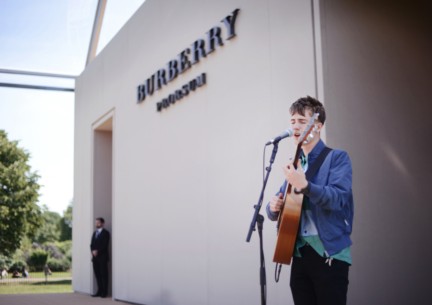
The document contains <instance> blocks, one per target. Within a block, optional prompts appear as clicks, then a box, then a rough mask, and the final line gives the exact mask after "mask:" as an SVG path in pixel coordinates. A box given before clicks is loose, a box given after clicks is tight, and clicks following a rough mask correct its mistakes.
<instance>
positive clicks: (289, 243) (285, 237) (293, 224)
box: [273, 192, 303, 265]
mask: <svg viewBox="0 0 432 305" xmlns="http://www.w3.org/2000/svg"><path fill="white" fill-rule="evenodd" d="M302 202H303V194H301V193H300V194H296V193H295V192H290V193H287V194H286V196H285V204H284V208H283V210H282V211H281V213H280V215H279V231H278V238H277V241H276V249H275V253H274V256H273V262H275V263H280V264H286V265H290V264H291V258H292V256H293V252H294V247H295V243H296V239H297V232H298V228H299V224H300V217H301V210H302Z"/></svg>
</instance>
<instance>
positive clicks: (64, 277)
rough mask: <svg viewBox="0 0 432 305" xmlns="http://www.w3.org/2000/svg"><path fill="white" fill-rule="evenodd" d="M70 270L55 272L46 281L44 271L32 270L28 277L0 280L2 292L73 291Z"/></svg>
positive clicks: (0, 292)
mask: <svg viewBox="0 0 432 305" xmlns="http://www.w3.org/2000/svg"><path fill="white" fill-rule="evenodd" d="M71 277H72V275H71V273H70V272H53V274H52V275H50V276H48V281H47V282H46V283H45V276H44V274H43V272H32V273H30V277H29V278H28V279H22V278H18V279H12V278H8V279H2V280H0V294H25V293H67V292H72V280H71Z"/></svg>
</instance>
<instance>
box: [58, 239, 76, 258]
mask: <svg viewBox="0 0 432 305" xmlns="http://www.w3.org/2000/svg"><path fill="white" fill-rule="evenodd" d="M56 246H57V248H58V249H59V250H60V251H61V252H62V253H63V254H64V255H66V256H67V255H68V253H70V252H72V241H71V240H66V241H61V242H56Z"/></svg>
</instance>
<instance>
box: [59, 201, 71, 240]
mask: <svg viewBox="0 0 432 305" xmlns="http://www.w3.org/2000/svg"><path fill="white" fill-rule="evenodd" d="M59 227H60V241H65V240H72V204H70V205H69V206H68V207H67V209H66V210H65V211H64V212H63V217H62V218H61V219H60V221H59Z"/></svg>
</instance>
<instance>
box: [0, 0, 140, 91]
mask: <svg viewBox="0 0 432 305" xmlns="http://www.w3.org/2000/svg"><path fill="white" fill-rule="evenodd" d="M144 1H145V0H55V1H53V0H0V87H12V88H14V87H15V88H31V89H47V90H60V91H73V90H74V78H75V77H76V76H78V75H79V74H80V73H81V72H82V71H83V70H84V68H85V66H86V65H87V64H88V62H90V61H91V59H92V58H93V57H94V56H95V55H97V54H98V53H99V52H100V51H101V50H102V49H103V48H104V47H105V46H106V44H107V43H108V42H109V41H110V40H111V39H112V38H113V37H114V35H115V34H117V32H118V31H119V30H120V28H121V27H122V26H123V25H124V24H125V23H126V22H127V20H129V19H130V17H131V16H132V15H133V14H134V13H135V11H136V10H137V9H138V8H139V7H140V6H141V5H142V4H143V3H144Z"/></svg>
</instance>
